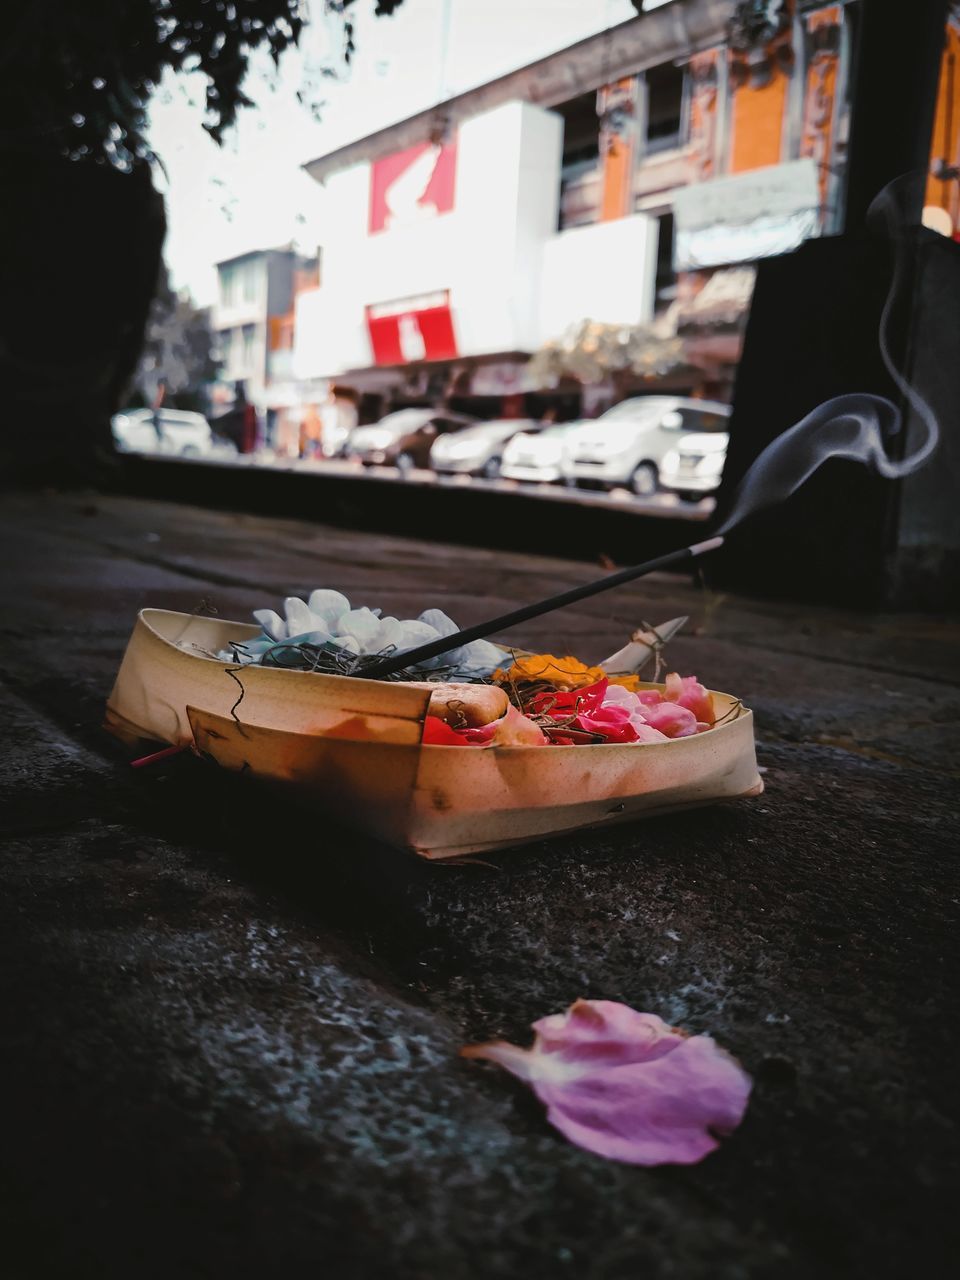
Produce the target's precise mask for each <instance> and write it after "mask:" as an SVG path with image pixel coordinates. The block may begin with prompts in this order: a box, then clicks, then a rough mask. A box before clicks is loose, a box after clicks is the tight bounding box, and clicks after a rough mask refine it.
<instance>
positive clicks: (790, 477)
mask: <svg viewBox="0 0 960 1280" xmlns="http://www.w3.org/2000/svg"><path fill="white" fill-rule="evenodd" d="M915 181H916V179H915V178H914V176H913V175H908V176H907V177H905V178H897V179H895V181H894V182H892V183H890V184H889V185H888V186H886V187H884V189H883V191H881V192H880V194H879V195H878V196H877V197H876V199H875V200H874V201H873V203H872V204H871V206H870V209H869V211H868V215H867V217H868V221H871V222H875V221H878V220H882V221H883V223H884V224H885V227H886V234H887V235H888V236H889V238H890V239H891V240H892V241H893V242H894V244H895V246H896V253H895V262H894V270H893V279H892V280H891V284H890V289H889V291H888V293H887V297H886V301H885V302H884V305H883V311H882V312H881V315H880V332H879V343H880V354H881V356H882V357H883V363H884V365H885V366H886V369H887V372H888V373H889V375H890V377H891V379H892V380H893V382H894V384H895V385H896V387H897V389H898V390H899V391H900V393H901V395H902V396H903V398H904V400H905V401H906V402H907V403H908V404H909V405H910V406H911V407H912V408H913V410H914V412H915V413H916V415H917V417H918V418H919V420H920V422H921V423H922V424H923V427H924V432H925V434H924V439H923V441H922V442H921V443H920V444H919V446H918V447H917V448H916V449H914V450H913V451H912V452H911V453H910V454H908V455H907V456H905V457H903V458H900V459H896V458H894V457H893V456H891V453H890V451H889V447H888V446H890V445H892V444H893V443H894V442H896V441H898V440H899V439H902V438H903V436H904V434H905V423H904V416H903V414H902V413H901V411H900V409H898V408H897V406H896V405H895V404H893V402H892V401H890V400H888V399H886V397H884V396H878V395H872V394H870V393H869V392H852V393H850V394H848V395H843V396H837V397H836V398H835V399H833V400H827V401H825V402H824V403H823V404H821V405H818V406H817V408H816V409H814V410H813V411H812V412H811V413H808V414H807V416H806V417H805V418H802V419H801V420H800V421H799V422H798V423H796V424H795V425H794V426H792V427H789V428H788V429H787V430H786V431H784V432H783V433H782V435H779V436H777V438H776V439H775V440H773V441H771V443H770V444H768V445H767V447H766V448H765V449H764V450H763V452H762V453H760V454H759V455H758V456H757V457H756V458H755V459H754V461H753V463H752V464H751V466H750V468H749V469H748V471H747V472H746V474H745V475H744V477H743V479H742V480H741V481H740V485H739V487H738V489H737V492H736V494H735V496H734V502H733V508H732V510H731V511H730V514H729V515H728V516H727V518H726V520H725V521H724V522H723V524H722V525H721V526H720V528H719V529H718V530H717V533H718V535H723V534H726V533H729V532H730V530H731V529H733V528H735V527H736V526H737V525H738V524H740V523H741V522H742V521H743V520H745V519H746V518H747V517H748V516H751V515H753V514H755V513H756V512H757V511H762V510H763V509H764V508H766V507H771V506H775V505H776V504H777V503H780V502H783V501H785V499H787V498H789V497H790V495H791V494H792V493H794V491H795V490H797V489H799V487H800V486H801V485H802V484H803V483H804V482H805V481H806V480H808V479H809V478H810V476H811V475H813V473H814V472H815V471H816V470H818V468H820V467H821V466H822V465H823V464H824V463H825V462H826V461H827V460H828V459H829V458H849V459H852V460H853V461H854V462H862V463H863V464H864V465H865V466H868V467H871V468H872V469H873V470H874V471H875V472H877V474H878V475H881V476H885V477H886V478H887V479H889V480H897V479H900V478H901V477H902V476H907V475H910V473H911V472H913V471H916V470H917V469H918V468H919V467H922V466H923V464H924V463H925V462H926V461H927V459H928V458H929V457H930V455H931V454H932V453H933V451H934V450H935V449H936V447H937V442H938V440H939V438H940V431H939V428H938V426H937V419H936V417H935V415H934V413H933V410H932V409H931V408H930V406H929V405H928V404H927V402H926V400H924V398H923V396H921V395H920V393H919V392H918V391H917V390H916V388H915V387H912V386H911V385H910V383H909V382H908V381H907V380H906V378H905V377H904V376H903V374H902V373H901V372H900V370H899V369H898V368H897V366H896V364H895V363H894V360H893V358H892V356H891V354H890V341H889V328H890V317H891V315H892V314H893V309H894V306H895V304H896V301H897V299H898V297H899V295H900V294H901V293H902V291H903V285H904V278H905V274H906V262H905V256H906V255H905V254H904V253H903V250H902V247H901V245H900V243H899V233H901V232H902V230H903V228H904V226H905V224H906V221H907V219H906V217H905V214H904V212H903V204H904V202H905V201H904V191H905V189H906V188H907V187H908V186H909V184H911V183H913V182H915Z"/></svg>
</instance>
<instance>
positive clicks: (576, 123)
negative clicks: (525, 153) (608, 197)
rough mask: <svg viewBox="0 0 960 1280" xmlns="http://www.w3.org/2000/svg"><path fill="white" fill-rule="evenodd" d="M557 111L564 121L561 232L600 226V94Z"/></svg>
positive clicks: (588, 95)
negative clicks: (598, 107)
mask: <svg viewBox="0 0 960 1280" xmlns="http://www.w3.org/2000/svg"><path fill="white" fill-rule="evenodd" d="M554 110H555V111H556V112H557V113H558V114H559V115H561V116H562V117H563V159H562V161H561V168H560V229H561V230H563V229H564V228H565V227H580V226H585V225H586V224H588V223H591V222H596V221H597V220H598V218H599V215H600V192H601V174H600V121H599V119H598V118H597V95H596V93H583V94H581V95H580V96H579V97H578V98H571V99H570V101H569V102H564V103H561V104H560V106H558V107H555V108H554Z"/></svg>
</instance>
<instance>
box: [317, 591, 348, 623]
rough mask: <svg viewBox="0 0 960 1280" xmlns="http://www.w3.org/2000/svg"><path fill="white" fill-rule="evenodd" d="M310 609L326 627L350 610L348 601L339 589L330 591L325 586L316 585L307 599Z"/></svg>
mask: <svg viewBox="0 0 960 1280" xmlns="http://www.w3.org/2000/svg"><path fill="white" fill-rule="evenodd" d="M307 604H308V605H309V607H310V610H311V611H312V612H313V613H315V614H316V615H317V617H318V618H320V619H321V620H322V622H323V625H324V626H325V627H327V628H330V627H332V626H333V624H334V623H335V622H336V620H337V619H338V618H340V617H342V616H343V615H344V614H345V613H349V612H350V601H349V600H348V599H347V597H346V596H345V595H342V594H341V592H339V591H330V590H329V589H328V588H327V587H318V588H317V589H316V591H311V592H310V598H309V599H308V600H307Z"/></svg>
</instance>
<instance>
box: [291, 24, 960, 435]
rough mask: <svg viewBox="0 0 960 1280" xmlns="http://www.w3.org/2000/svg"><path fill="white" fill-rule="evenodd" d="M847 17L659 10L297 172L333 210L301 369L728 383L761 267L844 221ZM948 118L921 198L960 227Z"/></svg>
mask: <svg viewBox="0 0 960 1280" xmlns="http://www.w3.org/2000/svg"><path fill="white" fill-rule="evenodd" d="M859 10H860V3H859V2H858V0H834V2H833V3H824V0H766V2H765V3H755V2H753V0H743V2H741V3H734V2H732V0H727V2H724V0H672V2H670V0H668V2H666V3H661V4H659V5H658V6H657V7H656V8H655V9H652V11H651V12H645V13H643V14H641V15H640V16H639V17H638V18H637V19H636V20H634V21H630V22H625V23H623V24H621V25H620V26H618V27H617V28H616V29H615V30H614V31H613V32H608V33H604V34H603V35H601V36H597V37H593V38H591V39H589V40H586V41H584V42H582V43H581V44H579V45H576V46H574V47H572V48H570V49H567V50H563V51H562V52H560V53H557V54H555V55H552V56H551V57H549V58H547V59H544V60H543V61H541V62H538V63H536V64H534V65H532V66H529V67H525V68H523V69H521V70H519V71H516V72H513V73H511V74H509V75H506V76H504V77H502V78H501V79H499V80H497V81H494V82H491V83H489V84H486V85H483V86H480V87H479V88H477V89H475V90H471V91H470V92H468V93H465V94H463V95H461V96H460V97H457V98H454V99H451V100H449V101H447V102H445V103H443V104H442V105H441V106H440V107H438V108H436V109H435V110H434V111H431V112H424V113H422V114H421V115H419V116H416V117H413V118H411V119H408V120H404V121H400V122H398V123H397V124H396V125H394V126H391V127H390V128H388V129H384V130H381V131H380V132H379V133H377V134H374V135H371V136H370V137H367V138H363V139H359V140H358V141H356V142H355V143H351V144H349V145H348V146H345V147H342V148H340V149H339V150H338V151H337V152H335V153H333V154H331V155H328V156H325V157H321V158H320V159H318V160H316V161H314V162H312V163H310V164H309V165H307V166H306V167H307V170H308V172H309V173H311V175H312V176H313V177H314V178H316V179H317V180H318V181H321V182H323V183H324V184H325V186H326V188H327V193H328V204H329V210H330V214H329V220H328V230H327V235H326V239H325V245H324V253H325V259H324V260H325V263H326V264H327V266H326V269H325V277H324V282H323V286H322V288H320V289H318V290H316V291H314V292H313V293H311V294H307V295H304V296H303V297H302V298H301V299H300V302H299V303H298V307H297V338H296V347H295V360H294V363H295V367H296V368H297V371H298V374H299V376H301V377H330V378H336V379H338V380H339V381H341V382H347V383H350V384H351V385H353V386H355V387H357V388H358V389H359V390H360V391H361V392H363V391H370V392H378V393H380V394H381V395H383V396H385V398H386V401H385V402H389V401H390V400H391V398H392V401H393V402H394V403H397V402H400V401H402V399H403V397H404V396H406V397H408V398H410V397H416V396H430V395H433V396H434V397H438V396H439V395H446V396H448V397H449V396H450V393H451V391H456V393H457V395H458V396H459V397H460V399H461V401H463V403H461V405H460V406H459V407H464V408H469V407H470V406H469V404H468V403H466V402H467V401H469V399H470V397H471V395H472V396H473V397H475V398H476V399H477V400H478V402H479V400H480V399H483V400H484V408H485V409H486V411H487V412H489V411H490V410H491V408H493V409H494V411H496V409H495V406H493V405H488V404H487V403H486V401H489V400H491V398H492V399H493V400H494V401H495V400H496V399H497V397H500V398H501V400H502V405H501V411H506V410H505V406H509V408H510V410H511V411H515V410H517V411H519V409H520V401H521V399H522V397H523V395H524V394H526V395H527V396H528V398H529V393H530V392H532V391H533V390H535V389H536V387H537V386H538V385H539V386H540V387H541V388H542V387H543V385H544V381H545V379H544V376H543V370H544V369H549V370H550V375H551V376H550V377H549V378H548V379H546V381H547V382H548V383H551V384H552V385H554V386H558V387H561V388H562V387H565V386H566V387H568V386H569V385H570V384H571V383H574V382H577V383H579V384H581V385H582V386H584V387H586V388H588V389H589V388H591V387H592V388H593V389H594V392H595V394H594V395H593V397H592V399H593V400H594V401H595V402H597V404H596V407H600V406H601V405H602V403H603V400H604V398H605V397H606V398H607V399H609V398H610V397H611V396H613V395H622V394H627V393H629V392H631V391H635V390H650V389H652V385H651V384H654V385H662V386H664V387H667V386H669V387H671V388H674V389H677V390H681V389H682V390H689V391H693V392H700V393H706V394H710V395H714V396H717V395H719V396H726V395H729V394H730V393H731V391H732V383H733V376H734V371H735V367H736V361H737V358H738V355H739V348H740V340H741V334H742V328H743V321H744V317H745V314H746V311H747V309H748V307H749V301H750V293H751V284H752V271H751V268H750V263H751V262H752V261H754V260H756V258H758V257H761V256H765V255H768V254H776V253H782V252H785V251H789V250H790V249H792V248H795V247H796V246H797V244H799V243H800V241H802V240H803V239H804V238H805V237H808V236H814V235H822V234H831V233H833V232H837V231H839V230H840V229H842V227H843V219H844V177H845V166H846V147H847V137H848V130H849V115H850V109H849V96H848V88H849V85H850V79H851V71H852V64H853V57H854V50H855V43H856V28H857V17H858V12H859ZM951 32H952V34H950V33H948V44H947V47H946V50H945V55H944V57H945V64H944V66H945V71H944V77H945V78H944V85H943V86H942V89H941V99H942V100H944V95H947V94H948V91H947V88H946V87H945V86H946V79H947V68H948V61H949V58H950V57H951V56H955V55H956V52H957V49H958V48H960V46H958V45H957V40H958V36H957V33H956V31H953V29H952V28H951ZM951 41H952V43H951ZM949 66H950V67H952V63H949ZM956 80H957V82H960V76H958V77H957V78H956ZM954 93H955V88H954V81H953V80H951V82H950V89H949V94H954ZM948 96H949V95H948ZM958 118H960V114H958V115H957V116H954V115H953V114H951V109H950V108H949V107H947V106H945V105H943V103H942V105H941V110H940V112H939V113H938V130H939V132H938V134H937V136H936V138H935V148H936V147H937V146H939V148H940V150H941V151H942V152H943V153H944V154H945V155H946V156H947V160H946V161H944V163H943V165H942V171H943V173H944V178H943V182H942V183H941V184H940V185H941V187H942V189H943V192H944V193H945V194H942V195H938V191H939V190H940V189H939V188H937V189H933V188H932V191H933V195H932V196H931V197H930V198H931V199H933V200H935V201H936V202H937V203H938V204H941V205H943V206H944V217H947V216H949V217H950V218H951V219H952V222H953V224H954V225H955V224H956V219H957V213H956V208H955V205H956V200H957V195H956V193H957V182H956V174H955V172H952V171H951V168H950V166H951V165H954V166H955V164H956V155H955V153H956V150H957V140H956V133H957V125H956V124H954V123H953V122H954V120H955V119H958ZM950 157H953V159H951V158H950ZM951 201H952V202H953V203H950V202H951ZM534 353H540V355H541V357H542V356H543V354H544V353H546V354H547V355H548V356H549V359H546V360H544V359H542V358H538V360H537V361H535V362H534V364H533V365H532V366H531V365H530V364H529V363H528V362H529V358H530V356H531V355H533V354H534ZM590 400H591V397H590V396H589V395H588V396H587V402H588V403H587V404H586V406H585V407H586V408H587V409H588V410H589V408H590V407H591V405H590ZM526 411H529V404H527V406H526Z"/></svg>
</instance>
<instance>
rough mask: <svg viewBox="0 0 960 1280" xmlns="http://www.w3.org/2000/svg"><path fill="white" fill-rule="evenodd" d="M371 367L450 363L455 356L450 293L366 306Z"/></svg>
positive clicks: (455, 346) (455, 348)
mask: <svg viewBox="0 0 960 1280" xmlns="http://www.w3.org/2000/svg"><path fill="white" fill-rule="evenodd" d="M367 332H368V333H369V334H370V346H371V348H372V349H373V362H374V364H379V365H384V364H411V363H413V362H415V361H418V360H452V359H453V358H454V357H455V356H456V355H457V354H458V353H457V339H456V335H455V333H454V331H453V315H452V313H451V311H450V294H449V293H448V292H447V291H446V290H444V291H442V292H440V293H431V294H426V295H424V296H423V297H420V298H404V299H403V300H402V301H400V302H382V303H377V304H375V305H374V306H370V307H367Z"/></svg>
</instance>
